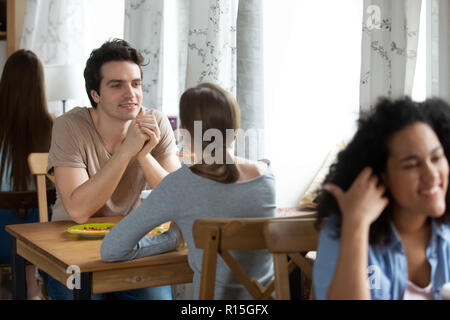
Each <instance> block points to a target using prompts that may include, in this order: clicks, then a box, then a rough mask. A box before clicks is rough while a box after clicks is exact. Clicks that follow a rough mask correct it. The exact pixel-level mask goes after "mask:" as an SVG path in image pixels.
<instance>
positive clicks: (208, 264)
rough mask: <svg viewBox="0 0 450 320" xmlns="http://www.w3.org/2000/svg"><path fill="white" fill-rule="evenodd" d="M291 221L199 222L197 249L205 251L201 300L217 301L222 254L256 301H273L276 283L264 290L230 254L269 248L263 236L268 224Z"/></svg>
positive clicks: (208, 220) (197, 226)
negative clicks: (215, 293)
mask: <svg viewBox="0 0 450 320" xmlns="http://www.w3.org/2000/svg"><path fill="white" fill-rule="evenodd" d="M287 219H290V218H231V219H216V218H202V219H197V220H196V221H195V222H194V225H193V234H194V241H195V246H196V247H197V248H199V249H203V250H204V251H203V261H202V274H201V279H200V292H199V299H201V300H206V299H208V300H212V299H214V289H215V280H216V266H217V255H218V254H220V255H221V257H222V258H223V260H224V261H225V263H226V264H227V265H228V266H229V267H230V270H231V272H233V273H234V275H235V276H236V277H237V279H238V280H239V281H240V282H241V283H242V284H243V285H244V287H245V288H246V289H247V291H248V292H249V293H250V295H251V296H252V297H253V298H254V299H262V300H264V299H272V296H271V294H272V292H273V291H274V289H275V286H274V283H273V282H272V283H270V284H269V285H267V286H266V287H264V286H263V285H262V284H261V283H259V282H258V281H257V280H255V279H250V278H249V277H248V275H247V274H246V273H245V271H244V270H243V269H242V267H241V266H240V265H239V263H238V262H237V261H236V260H235V259H234V258H233V257H232V256H231V254H230V252H229V251H232V250H238V251H251V250H261V249H267V246H266V241H265V238H264V233H263V230H264V225H265V223H266V222H268V221H271V220H287Z"/></svg>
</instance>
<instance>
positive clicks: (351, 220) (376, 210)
mask: <svg viewBox="0 0 450 320" xmlns="http://www.w3.org/2000/svg"><path fill="white" fill-rule="evenodd" d="M324 189H325V190H327V191H328V192H330V193H331V194H332V195H333V196H334V197H335V198H336V200H337V202H338V205H339V208H340V209H341V212H342V223H343V224H346V225H347V226H354V227H361V226H364V227H369V226H370V225H371V224H372V223H373V222H374V221H375V220H376V219H377V218H378V217H379V216H380V214H381V212H383V210H384V208H386V206H387V204H388V202H389V200H388V199H387V198H386V197H383V195H384V193H385V191H386V188H385V187H384V185H382V184H381V183H379V178H378V177H377V176H376V175H374V174H373V171H372V169H371V168H369V167H366V168H364V169H363V170H362V171H361V172H360V174H359V175H358V177H357V178H356V179H355V181H353V184H352V185H351V186H350V188H349V189H348V190H347V191H345V192H344V191H343V190H342V189H341V188H340V187H339V186H337V185H335V184H332V183H327V184H325V185H324Z"/></svg>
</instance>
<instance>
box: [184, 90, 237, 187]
mask: <svg viewBox="0 0 450 320" xmlns="http://www.w3.org/2000/svg"><path fill="white" fill-rule="evenodd" d="M180 120H181V127H182V128H183V129H185V130H187V131H189V133H190V135H191V137H194V127H195V122H196V121H201V129H202V130H201V131H202V132H201V134H202V137H203V136H204V134H205V132H206V131H207V130H209V129H216V130H218V131H219V132H220V133H221V134H222V137H223V138H224V139H223V140H224V141H223V142H224V143H223V150H222V151H223V159H220V160H221V161H220V163H217V162H215V163H212V164H207V163H203V161H202V163H200V164H195V165H193V166H192V167H190V169H191V171H192V172H194V173H196V174H198V175H200V176H202V177H205V178H208V179H212V180H215V181H218V182H221V183H233V182H236V181H237V180H238V178H239V170H238V167H237V165H236V163H235V162H234V160H233V159H232V158H231V157H230V154H229V153H228V152H227V147H229V146H228V145H227V143H226V142H225V141H228V142H229V138H230V137H229V135H230V132H235V131H236V130H237V129H239V126H240V110H239V105H238V104H237V102H236V100H235V99H234V97H233V96H232V95H231V94H229V93H228V92H226V91H225V90H223V89H222V88H221V87H219V86H217V85H215V84H212V83H202V84H200V85H198V86H196V87H194V88H191V89H188V90H187V91H185V92H184V93H183V95H182V96H181V99H180ZM210 143H212V142H207V141H206V142H205V141H203V139H202V151H204V150H205V148H206V147H207V146H208V145H209V144H210Z"/></svg>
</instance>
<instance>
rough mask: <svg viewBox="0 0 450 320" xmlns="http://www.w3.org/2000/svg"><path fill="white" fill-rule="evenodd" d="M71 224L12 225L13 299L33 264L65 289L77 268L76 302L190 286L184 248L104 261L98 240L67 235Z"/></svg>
mask: <svg viewBox="0 0 450 320" xmlns="http://www.w3.org/2000/svg"><path fill="white" fill-rule="evenodd" d="M122 218H123V217H107V218H93V219H90V220H89V222H88V223H98V222H108V223H117V222H119V221H120V220H121V219H122ZM73 225H75V223H74V222H72V221H57V222H46V223H31V224H22V225H11V226H7V227H6V231H7V232H8V233H9V234H11V236H12V241H11V243H12V244H11V245H12V256H11V265H12V273H13V298H14V299H16V300H17V299H26V297H27V288H26V281H25V279H26V278H25V262H26V261H29V262H30V263H32V264H34V265H35V266H37V267H38V268H39V269H41V270H43V271H45V272H46V273H48V274H49V275H51V276H52V277H53V278H55V279H56V280H58V281H60V282H61V283H63V284H64V285H66V283H67V279H68V278H69V277H72V278H73V277H74V275H72V272H71V270H72V269H73V267H72V268H69V267H70V266H77V267H78V268H79V270H80V274H79V275H80V278H79V280H80V284H81V286H80V288H79V289H77V288H74V289H73V294H74V299H75V300H87V299H90V298H91V294H94V293H106V292H116V291H123V290H132V289H140V288H147V287H152V286H162V285H172V284H179V283H189V282H192V277H193V272H192V270H191V268H190V267H189V264H188V260H187V248H186V247H184V248H182V249H180V250H177V251H172V252H168V253H164V254H160V255H155V256H150V257H145V258H141V259H135V260H131V261H123V262H114V263H108V262H103V261H102V260H101V258H100V246H101V242H102V238H100V239H86V238H81V237H79V236H76V235H73V234H70V233H68V232H67V228H69V227H71V226H73Z"/></svg>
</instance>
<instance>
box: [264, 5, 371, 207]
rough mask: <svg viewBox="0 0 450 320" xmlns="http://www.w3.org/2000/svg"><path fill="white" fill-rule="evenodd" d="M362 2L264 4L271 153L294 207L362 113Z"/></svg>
mask: <svg viewBox="0 0 450 320" xmlns="http://www.w3.org/2000/svg"><path fill="white" fill-rule="evenodd" d="M362 14H363V1H335V0H316V1H298V0H279V1H264V32H265V37H264V56H265V70H264V72H265V77H264V80H265V119H266V123H265V136H266V137H267V138H266V141H265V150H266V151H265V152H266V157H267V158H268V159H270V160H271V161H272V164H273V168H274V170H275V174H276V180H277V202H278V203H277V204H278V205H279V206H283V207H286V206H294V205H297V204H298V201H299V200H300V197H301V195H302V194H303V192H304V191H305V189H306V187H307V186H308V185H309V183H310V182H311V180H312V178H313V177H314V175H315V173H317V171H318V169H319V168H320V166H321V165H322V163H323V161H324V160H325V158H326V156H327V154H328V152H330V150H331V149H332V148H333V147H334V146H335V145H336V144H337V143H339V142H340V141H342V140H347V139H348V138H350V137H351V136H352V135H353V133H354V132H355V129H356V120H357V118H358V114H359V83H360V69H361V37H362V34H361V29H362V26H361V25H362V17H363V16H362Z"/></svg>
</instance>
